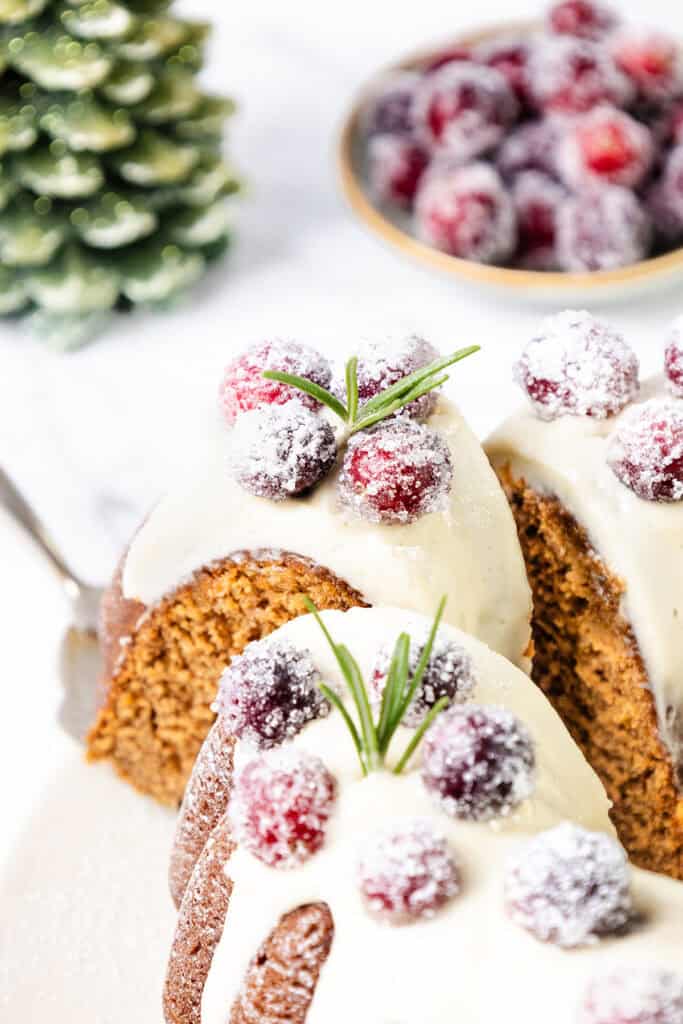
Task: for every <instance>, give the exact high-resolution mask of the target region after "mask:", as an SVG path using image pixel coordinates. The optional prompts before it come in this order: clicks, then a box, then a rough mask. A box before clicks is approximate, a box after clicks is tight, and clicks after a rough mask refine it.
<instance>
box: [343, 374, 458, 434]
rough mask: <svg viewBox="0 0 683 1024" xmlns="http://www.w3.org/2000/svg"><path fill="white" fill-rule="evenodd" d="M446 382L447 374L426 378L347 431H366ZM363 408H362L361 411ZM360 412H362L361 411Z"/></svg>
mask: <svg viewBox="0 0 683 1024" xmlns="http://www.w3.org/2000/svg"><path fill="white" fill-rule="evenodd" d="M447 380H448V374H447V373H445V374H443V376H441V377H428V378H427V380H426V381H424V382H423V383H422V384H418V385H416V386H415V387H414V388H413V389H412V390H411V391H409V392H408V393H407V394H406V395H404V396H403V397H402V398H397V399H396V400H395V401H393V402H391V403H390V404H389V405H388V406H386V408H385V407H384V406H382V407H381V408H380V409H379V410H377V411H376V412H375V413H373V414H372V415H371V416H366V417H364V418H363V419H360V420H358V421H357V422H356V423H354V425H353V427H352V429H351V430H350V431H349V436H350V435H351V434H357V433H358V431H360V430H367V429H368V427H372V426H374V425H375V423H379V422H380V421H381V420H384V419H387V417H389V416H393V414H394V413H395V412H398V410H399V409H403V408H404V407H405V406H406V405H409V404H410V403H411V402H414V401H415V399H416V398H420V397H421V396H422V395H426V394H428V393H429V392H430V391H433V390H434V388H438V387H440V385H441V384H445V382H446V381H447ZM364 408H365V406H363V409H364ZM361 411H362V410H361Z"/></svg>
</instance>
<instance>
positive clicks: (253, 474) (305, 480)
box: [231, 400, 337, 501]
mask: <svg viewBox="0 0 683 1024" xmlns="http://www.w3.org/2000/svg"><path fill="white" fill-rule="evenodd" d="M336 455H337V446H336V442H335V439H334V431H333V430H332V427H331V426H330V424H329V423H328V422H327V420H326V419H324V418H323V417H322V416H320V415H318V414H317V413H315V412H311V410H310V409H307V408H306V406H305V405H304V404H303V403H302V402H299V401H297V400H293V401H291V402H287V404H286V405H273V406H270V407H268V408H266V409H264V410H263V411H261V410H256V411H254V412H251V413H248V414H246V415H244V416H242V417H240V421H239V423H238V425H237V426H236V428H235V443H234V446H233V454H232V459H231V463H232V470H233V473H234V475H235V478H236V479H237V481H238V482H239V483H240V484H241V485H242V487H244V489H245V490H247V491H249V492H250V493H251V494H255V495H257V496H258V497H260V498H271V499H272V500H274V501H283V500H284V499H285V498H289V497H292V496H293V495H295V494H301V493H302V492H304V491H307V490H309V489H310V488H311V487H313V486H314V485H315V484H317V483H318V482H319V481H320V480H322V478H323V477H324V476H325V475H326V474H327V473H328V472H329V471H330V469H331V468H332V465H333V463H334V460H335V458H336Z"/></svg>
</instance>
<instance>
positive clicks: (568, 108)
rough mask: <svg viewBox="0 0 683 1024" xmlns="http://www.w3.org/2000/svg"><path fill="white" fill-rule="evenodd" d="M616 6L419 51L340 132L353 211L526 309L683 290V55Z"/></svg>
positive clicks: (558, 12) (556, 10)
mask: <svg viewBox="0 0 683 1024" xmlns="http://www.w3.org/2000/svg"><path fill="white" fill-rule="evenodd" d="M617 6H618V5H617V4H616V3H615V2H614V0H613V2H612V3H611V4H610V3H608V2H603V0H555V2H554V3H552V4H551V5H550V7H549V8H548V9H547V11H546V13H545V15H544V17H543V18H542V19H540V20H539V21H536V22H533V23H530V22H525V23H517V24H513V25H510V24H508V25H506V26H504V27H495V26H493V27H490V28H487V29H484V30H480V31H477V32H472V33H469V34H467V35H465V36H461V37H459V38H456V39H450V40H447V41H445V42H444V43H443V44H442V45H441V46H440V47H438V48H432V49H430V50H429V51H428V52H422V53H418V54H414V55H412V56H410V57H407V58H405V59H404V60H402V61H400V62H398V63H397V64H396V65H395V66H393V67H392V68H390V69H389V70H388V71H385V72H384V73H382V74H380V75H378V76H376V77H375V79H374V80H373V81H372V83H371V84H370V85H369V86H368V87H367V88H366V89H365V90H363V92H362V93H361V95H360V98H359V99H358V101H357V102H356V104H355V106H354V107H353V109H352V111H351V113H350V114H349V116H348V118H347V121H346V123H345V125H344V129H343V132H342V136H341V141H340V147H339V164H340V172H341V182H342V188H343V190H344V192H345V194H346V197H347V199H348V201H349V202H350V205H351V207H352V209H353V210H354V212H355V213H356V214H358V215H359V216H360V218H361V219H362V220H363V221H364V222H365V223H366V225H367V226H368V227H370V228H371V229H372V230H373V231H374V232H376V233H377V234H378V235H380V236H381V237H382V238H383V239H384V240H385V241H387V242H389V243H391V244H392V245H394V246H396V247H398V248H399V249H400V250H401V251H403V252H404V253H405V254H406V255H408V256H411V257H413V258H414V259H417V260H419V261H420V262H422V263H426V264H428V265H429V266H431V267H434V268H435V269H438V270H441V271H446V272H447V273H448V274H450V275H451V276H452V277H455V278H458V279H461V280H463V281H469V282H473V283H476V284H482V285H485V286H492V287H494V288H496V289H497V290H503V291H506V292H507V293H508V294H514V295H516V296H518V297H519V298H522V299H530V300H531V301H538V300H539V299H540V300H543V299H545V300H547V301H551V302H553V303H556V302H557V298H558V295H561V296H563V297H564V299H565V300H566V299H570V298H571V299H572V301H584V300H596V301H598V300H613V299H620V298H625V297H627V296H628V297H632V296H633V294H634V289H638V288H639V287H642V288H643V289H651V288H652V287H654V286H656V285H660V284H661V285H667V284H668V285H670V284H672V283H674V282H675V281H676V280H678V279H680V278H682V277H683V49H682V48H681V46H680V45H679V41H678V40H677V39H676V37H675V36H674V35H672V34H671V32H668V31H666V30H665V29H659V28H649V27H647V28H643V27H642V26H640V25H633V24H631V23H627V22H626V21H625V20H624V19H623V18H622V17H621V16H620V14H619V12H618V10H617Z"/></svg>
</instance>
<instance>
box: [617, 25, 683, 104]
mask: <svg viewBox="0 0 683 1024" xmlns="http://www.w3.org/2000/svg"><path fill="white" fill-rule="evenodd" d="M610 49H611V52H612V55H613V56H614V59H615V61H616V63H617V65H618V66H619V67H620V68H621V70H622V71H624V72H625V73H626V74H627V75H628V76H629V78H630V79H631V80H632V81H633V83H634V84H635V86H636V88H637V90H638V93H639V94H640V96H642V97H644V98H645V99H649V100H659V101H661V100H668V99H673V98H674V97H676V96H678V95H680V91H681V87H682V86H683V77H682V75H681V61H680V55H679V47H678V43H677V41H676V40H675V39H672V38H671V36H668V35H665V34H664V33H663V32H656V31H646V32H644V31H643V30H642V29H640V28H638V29H634V28H625V29H624V30H623V31H621V32H619V33H617V35H616V36H615V37H614V39H613V40H612V41H611V46H610Z"/></svg>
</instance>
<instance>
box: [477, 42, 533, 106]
mask: <svg viewBox="0 0 683 1024" xmlns="http://www.w3.org/2000/svg"><path fill="white" fill-rule="evenodd" d="M530 52H531V46H530V43H529V41H528V39H522V38H516V37H513V38H510V37H506V36H503V37H501V38H500V39H493V40H491V41H490V42H487V43H482V44H481V46H479V47H477V49H476V51H475V60H477V61H479V62H480V63H481V64H486V65H488V67H490V68H495V69H496V71H500V73H501V74H502V75H504V77H505V78H506V79H507V83H508V85H509V86H510V88H511V89H512V91H513V92H514V94H515V95H516V97H517V99H518V100H519V101H520V103H522V104H523V105H526V104H527V103H528V102H529V99H530V92H529V71H528V65H529V55H530Z"/></svg>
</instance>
